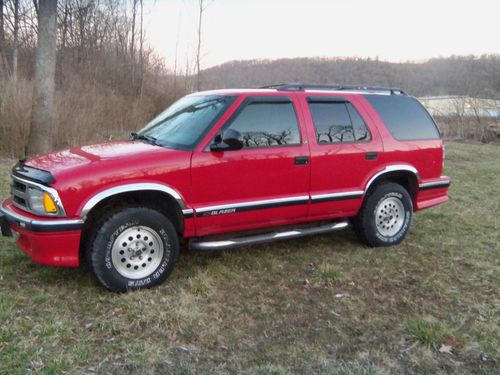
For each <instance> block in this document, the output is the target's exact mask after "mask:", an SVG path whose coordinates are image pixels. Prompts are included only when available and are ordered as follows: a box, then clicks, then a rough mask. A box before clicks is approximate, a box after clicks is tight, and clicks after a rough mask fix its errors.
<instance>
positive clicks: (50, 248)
mask: <svg viewBox="0 0 500 375" xmlns="http://www.w3.org/2000/svg"><path fill="white" fill-rule="evenodd" d="M203 94H204V95H205V94H208V95H212V94H217V95H232V96H237V99H236V100H235V101H234V103H233V104H232V105H231V106H230V107H229V109H228V110H227V111H226V113H225V114H224V115H223V116H222V117H221V118H220V119H219V120H218V121H217V123H216V124H215V125H214V126H213V127H212V129H211V130H210V131H209V132H208V133H207V135H206V137H205V138H204V139H203V140H202V141H201V142H200V143H199V145H198V146H197V147H196V148H195V149H194V150H193V151H180V150H173V149H166V148H162V147H158V146H153V145H150V144H146V143H143V142H140V141H117V142H106V143H102V144H97V145H92V146H84V147H76V148H72V149H68V150H64V151H58V152H54V153H52V154H48V155H44V156H40V157H37V158H34V159H32V160H30V161H28V162H27V163H26V164H27V165H29V166H33V167H35V168H39V169H43V170H47V171H50V172H51V173H52V175H53V176H54V177H55V182H54V183H53V184H51V187H53V188H54V189H56V190H57V191H58V193H59V195H60V198H61V201H62V202H63V204H64V208H65V210H66V213H67V215H68V217H67V218H65V219H69V218H75V219H80V218H81V216H83V215H82V209H83V207H84V206H85V204H86V203H87V202H88V201H89V200H90V199H92V198H93V197H94V196H96V194H99V193H101V192H103V191H105V190H108V189H111V188H113V187H118V186H122V185H125V184H133V183H134V184H136V183H155V184H161V185H162V186H165V187H168V188H170V189H172V190H173V191H175V192H176V193H177V194H178V195H179V196H180V199H181V200H182V202H183V203H184V206H185V207H183V208H184V209H185V211H187V212H185V213H184V214H185V217H184V233H183V237H184V238H189V237H194V236H204V235H211V234H218V233H225V232H231V231H241V230H247V229H255V228H263V227H272V226H278V225H286V224H294V223H299V222H310V221H317V220H328V219H333V218H338V217H350V216H354V215H356V214H357V212H358V210H359V209H360V207H361V205H362V203H363V200H364V194H363V193H364V192H365V190H366V189H367V186H368V184H369V183H370V182H371V181H372V179H373V177H374V176H375V175H377V173H379V172H383V171H384V170H385V168H387V167H390V166H394V165H404V166H408V167H413V168H415V169H416V170H417V171H418V175H419V180H418V184H420V185H422V184H428V183H435V182H440V181H449V178H447V177H442V176H441V173H442V162H443V142H442V140H440V139H439V140H429V141H404V142H401V141H398V140H396V139H394V138H393V137H392V135H391V133H390V132H389V131H388V129H387V128H386V127H385V125H384V123H383V121H382V120H381V118H380V117H379V115H378V114H377V112H376V111H375V110H374V109H373V107H372V106H371V105H370V104H369V103H368V101H367V100H366V99H365V98H364V97H363V96H362V95H360V94H359V93H357V94H356V93H352V92H326V91H315V92H301V91H293V92H282V91H277V90H220V91H213V92H205V93H203ZM248 96H287V97H289V98H290V99H291V100H292V102H293V104H294V107H295V111H296V113H297V118H298V121H299V126H300V133H301V138H302V143H301V145H299V146H285V147H281V146H280V147H271V148H256V149H242V150H239V151H226V152H211V151H210V150H209V148H208V145H209V144H210V143H211V142H212V140H213V138H214V137H215V136H216V135H217V134H218V132H219V130H220V129H221V128H222V127H223V126H224V124H225V123H226V122H227V121H228V119H230V117H231V115H232V114H233V113H234V112H235V111H236V110H237V109H238V107H239V106H240V105H241V104H242V103H243V101H244V100H245V99H246V98H247V97H248ZM307 96H329V97H331V96H337V97H343V98H346V99H347V100H348V101H350V102H351V103H352V104H353V105H354V106H355V107H356V109H357V110H358V112H359V113H360V115H361V117H362V118H363V119H364V122H365V123H366V125H367V127H368V129H369V130H370V133H371V140H370V141H367V142H357V143H344V144H318V143H317V141H316V133H315V128H314V123H313V120H312V117H311V113H310V111H309V107H308V103H307ZM367 152H370V153H377V154H378V157H377V159H376V160H367V159H366V153H367ZM298 156H301V157H302V156H307V157H308V158H309V160H308V163H307V164H306V165H295V164H294V158H295V157H298ZM417 190H418V189H417ZM447 190H448V188H447V186H446V187H445V186H443V187H438V188H432V189H426V190H423V189H422V190H418V191H417V193H416V196H415V197H414V203H415V205H414V209H415V210H421V209H424V208H428V207H431V206H434V205H437V204H441V203H444V202H445V201H446V200H447V199H448V197H447ZM346 192H348V193H349V192H351V193H352V192H361V194H359V196H356V197H353V198H352V199H342V200H334V201H327V202H314V197H315V196H321V195H325V194H337V193H346ZM144 194H147V191H146V192H144ZM294 197H305V200H303V201H301V203H300V204H294V205H282V206H279V205H276V206H274V207H270V208H260V209H249V210H242V211H241V212H236V213H227V212H226V213H224V214H214V215H204V214H203V209H205V210H208V208H210V207H211V206H224V205H231V204H232V205H235V204H236V205H237V204H241V203H243V202H247V203H248V202H255V201H269V200H271V201H273V200H276V199H282V198H294ZM3 207H4V208H5V209H8V210H10V211H11V212H13V213H17V214H22V215H24V216H25V217H28V218H30V219H32V220H41V221H43V220H49V219H47V218H43V217H38V216H36V215H31V214H29V213H27V212H24V211H21V210H19V209H18V208H16V207H14V206H13V205H12V203H11V202H10V201H9V200H7V201H6V202H4V204H3ZM193 210H194V215H193ZM188 211H189V212H188ZM83 219H84V218H83ZM50 220H57V219H50ZM12 228H13V229H14V230H15V231H16V232H18V233H19V234H20V236H19V238H18V240H17V244H18V246H19V247H20V248H21V249H22V250H23V251H25V252H26V253H27V254H29V255H30V256H31V257H32V258H33V260H34V261H36V262H38V263H42V264H50V265H60V266H77V265H78V258H79V247H80V236H81V232H80V231H79V230H75V231H73V230H71V231H64V232H43V233H40V232H33V231H29V230H27V229H25V228H21V227H19V226H16V225H12Z"/></svg>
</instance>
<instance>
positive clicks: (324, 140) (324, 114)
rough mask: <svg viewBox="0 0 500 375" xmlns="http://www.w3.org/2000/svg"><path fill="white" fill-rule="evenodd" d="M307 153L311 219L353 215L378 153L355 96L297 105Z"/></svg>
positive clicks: (312, 99)
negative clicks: (306, 138) (303, 124)
mask: <svg viewBox="0 0 500 375" xmlns="http://www.w3.org/2000/svg"><path fill="white" fill-rule="evenodd" d="M302 105H303V106H304V107H305V110H304V113H305V117H306V122H307V125H308V131H309V139H310V148H311V206H310V216H313V217H315V216H318V217H325V218H326V217H336V216H351V215H355V214H356V212H357V210H358V209H359V208H360V206H361V203H362V197H363V193H364V183H365V181H366V176H368V175H370V174H372V173H374V171H375V170H376V168H377V165H378V164H379V160H378V159H379V158H380V157H381V153H382V148H383V145H382V141H381V138H380V135H379V133H378V131H377V129H376V128H375V126H374V125H373V124H372V123H371V121H370V118H369V117H368V116H367V115H366V114H365V113H364V112H363V111H364V110H363V108H362V107H361V106H359V105H357V101H356V96H355V95H351V96H347V97H340V96H326V95H322V96H309V97H307V98H305V100H304V101H303V102H302Z"/></svg>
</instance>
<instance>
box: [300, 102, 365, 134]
mask: <svg viewBox="0 0 500 375" xmlns="http://www.w3.org/2000/svg"><path fill="white" fill-rule="evenodd" d="M309 109H310V110H311V115H312V118H313V121H314V126H315V128H316V136H317V141H318V143H344V142H355V141H368V140H370V133H369V132H368V129H367V128H366V125H365V123H364V121H363V119H362V118H361V116H360V115H359V113H358V111H357V110H356V109H355V108H354V106H353V105H352V104H351V103H343V102H324V101H321V102H310V103H309Z"/></svg>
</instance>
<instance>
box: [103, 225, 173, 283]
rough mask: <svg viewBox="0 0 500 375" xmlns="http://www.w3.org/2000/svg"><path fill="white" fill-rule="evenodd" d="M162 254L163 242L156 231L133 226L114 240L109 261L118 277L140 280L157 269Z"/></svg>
mask: <svg viewBox="0 0 500 375" xmlns="http://www.w3.org/2000/svg"><path fill="white" fill-rule="evenodd" d="M163 252H164V249H163V242H162V240H161V238H160V235H159V234H158V233H156V231H154V230H153V229H151V228H149V227H145V226H134V227H130V228H128V229H126V230H125V231H124V232H123V233H121V234H120V235H119V236H118V237H117V238H116V240H115V242H114V243H113V247H112V249H111V259H112V262H113V266H114V267H115V269H116V270H117V271H118V273H119V274H120V275H122V276H124V277H127V278H129V279H142V278H144V277H147V276H149V275H150V274H152V273H153V272H154V271H155V270H156V269H157V268H158V266H159V265H160V263H161V260H162V258H163Z"/></svg>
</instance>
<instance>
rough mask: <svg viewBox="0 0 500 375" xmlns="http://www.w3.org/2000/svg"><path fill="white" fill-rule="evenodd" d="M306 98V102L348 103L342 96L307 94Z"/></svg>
mask: <svg viewBox="0 0 500 375" xmlns="http://www.w3.org/2000/svg"><path fill="white" fill-rule="evenodd" d="M306 100H307V102H308V103H350V101H349V100H347V99H346V98H344V97H342V96H308V97H307V98H306Z"/></svg>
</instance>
